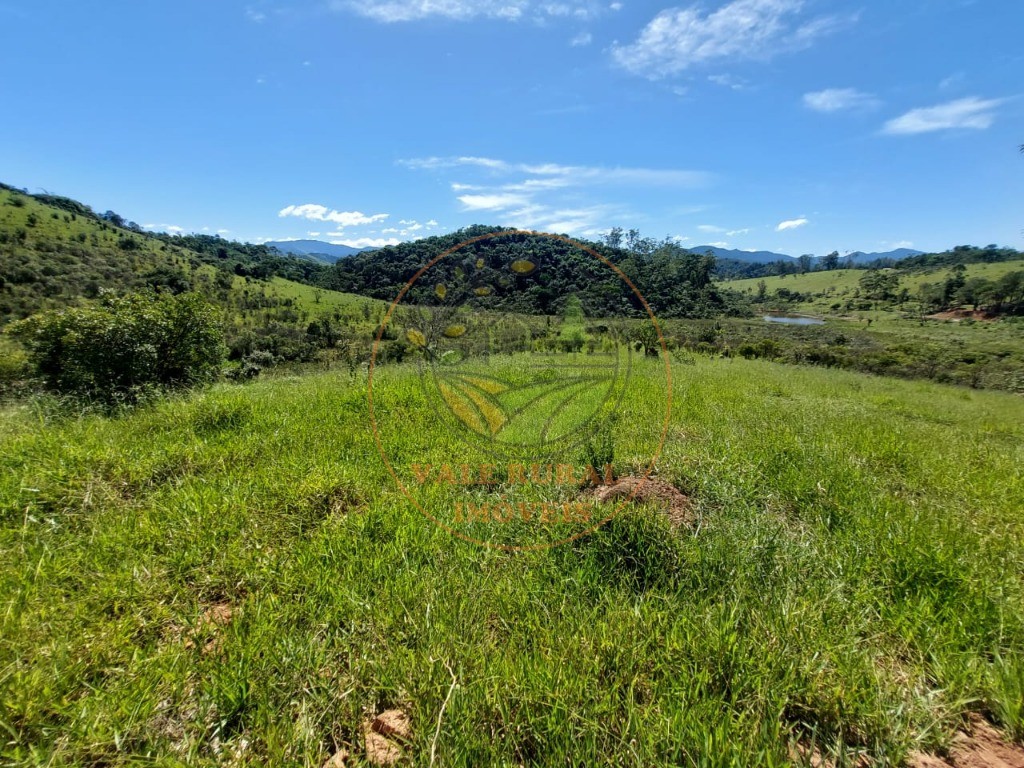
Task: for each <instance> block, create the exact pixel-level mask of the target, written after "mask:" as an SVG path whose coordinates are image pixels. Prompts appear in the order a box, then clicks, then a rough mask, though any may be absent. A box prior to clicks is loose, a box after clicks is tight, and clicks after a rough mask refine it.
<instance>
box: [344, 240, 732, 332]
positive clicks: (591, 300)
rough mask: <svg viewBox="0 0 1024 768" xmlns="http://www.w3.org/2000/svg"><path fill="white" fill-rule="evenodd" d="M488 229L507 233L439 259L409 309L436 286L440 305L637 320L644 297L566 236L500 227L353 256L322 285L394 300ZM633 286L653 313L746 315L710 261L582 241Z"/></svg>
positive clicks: (666, 248)
mask: <svg viewBox="0 0 1024 768" xmlns="http://www.w3.org/2000/svg"><path fill="white" fill-rule="evenodd" d="M490 233H506V234H502V235H500V236H499V237H494V238H485V239H481V240H477V241H475V242H472V243H470V244H469V245H466V246H464V247H462V248H459V249H458V250H457V251H456V252H454V253H452V254H450V255H447V256H445V258H443V259H442V260H441V261H439V262H438V263H437V264H436V265H435V266H433V267H432V268H431V269H430V270H429V272H428V273H427V274H425V275H424V276H423V278H422V279H420V280H418V281H417V282H416V284H415V285H414V286H413V287H412V289H411V290H410V291H409V293H408V294H407V296H406V298H405V300H406V301H409V302H411V303H414V304H416V303H429V302H431V301H432V300H433V299H432V297H433V296H434V295H435V292H436V291H437V290H438V288H437V286H438V285H443V286H444V289H443V292H444V294H445V296H446V301H447V302H451V301H453V300H455V301H457V302H459V303H465V304H468V305H469V306H472V307H474V308H477V309H484V310H502V311H508V312H521V313H527V314H557V313H559V312H561V310H562V308H563V305H564V304H565V302H566V300H568V298H569V297H570V296H576V297H578V298H579V300H580V301H581V302H582V304H583V310H584V312H585V313H586V314H587V315H588V316H590V317H604V316H641V315H642V314H644V309H643V305H642V302H641V301H640V299H639V298H638V297H637V296H636V295H635V294H634V292H633V291H632V290H631V289H630V288H629V287H628V286H627V285H626V284H625V282H624V281H623V280H622V279H621V278H620V277H619V276H618V275H617V274H616V273H615V272H614V270H612V269H609V267H608V266H607V265H606V264H604V263H602V262H601V261H600V260H598V259H595V258H594V256H593V255H591V254H589V253H587V252H586V251H584V250H582V249H580V248H578V247H576V246H574V245H572V244H571V243H569V242H566V241H564V240H561V239H558V238H554V237H548V236H545V235H541V234H534V233H524V232H517V231H515V230H511V229H506V228H502V227H486V226H476V227H469V228H466V229H463V230H460V231H458V232H453V233H451V234H448V235H440V236H437V237H430V238H426V239H424V240H418V241H415V242H411V243H403V244H401V245H396V246H390V247H387V248H382V249H380V250H377V251H372V252H368V253H362V254H357V255H355V256H352V257H350V258H348V259H345V260H343V261H340V262H338V263H337V264H335V265H334V266H333V267H332V268H331V271H330V273H329V274H328V277H327V283H326V285H325V287H328V288H332V289H334V290H338V291H346V292H352V293H362V294H364V295H367V296H372V297H374V298H379V299H393V298H394V297H395V296H397V295H398V293H399V291H401V290H402V288H403V287H404V286H405V285H406V284H407V283H408V282H409V281H410V280H411V279H412V278H413V277H414V276H415V275H416V273H417V271H418V270H420V269H421V268H422V267H424V266H425V265H427V264H429V263H430V262H431V261H432V260H433V259H434V258H436V257H437V256H439V255H441V254H442V253H444V252H445V251H447V250H449V249H452V248H455V247H456V246H458V245H459V244H461V243H463V242H465V241H467V240H471V239H472V238H477V237H481V236H482V235H488V234H490ZM586 245H588V247H590V248H592V249H593V250H595V251H596V252H598V253H599V254H600V255H601V256H603V257H605V258H607V259H608V261H609V262H611V263H612V264H614V265H615V266H616V267H618V269H620V270H621V271H622V273H623V274H624V275H625V276H626V277H628V278H629V280H630V281H631V282H632V283H633V284H634V285H635V286H636V287H637V289H638V290H639V292H640V293H641V294H642V295H643V296H644V298H646V300H647V301H648V303H649V304H650V306H651V308H652V309H653V310H654V312H655V313H656V314H658V315H661V316H664V317H712V316H715V315H721V314H744V313H745V312H746V310H745V305H744V303H743V302H744V300H743V299H741V298H740V297H739V296H738V295H737V294H733V293H731V292H729V291H721V290H719V289H718V288H716V286H715V285H713V284H712V276H713V273H714V268H715V260H714V258H713V257H709V256H705V255H700V254H694V253H689V252H687V251H686V250H685V249H683V248H680V247H679V246H678V245H675V244H673V243H671V242H662V243H657V244H649V245H650V247H646V248H644V250H643V251H640V250H630V249H627V248H621V247H619V248H614V247H610V246H608V245H605V244H597V243H586Z"/></svg>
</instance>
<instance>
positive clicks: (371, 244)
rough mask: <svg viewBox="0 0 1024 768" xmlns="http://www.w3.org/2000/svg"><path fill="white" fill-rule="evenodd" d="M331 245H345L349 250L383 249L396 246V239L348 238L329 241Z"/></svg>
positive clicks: (397, 242)
mask: <svg viewBox="0 0 1024 768" xmlns="http://www.w3.org/2000/svg"><path fill="white" fill-rule="evenodd" d="M328 242H330V244H331V245H347V246H349V247H350V248H383V247H384V246H386V245H398V244H399V243H400V242H402V241H401V240H399V239H398V238H397V237H350V238H347V239H344V240H330V241H328Z"/></svg>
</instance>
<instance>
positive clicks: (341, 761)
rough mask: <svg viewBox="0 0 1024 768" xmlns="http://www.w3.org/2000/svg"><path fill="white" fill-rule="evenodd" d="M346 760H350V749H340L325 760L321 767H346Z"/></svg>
mask: <svg viewBox="0 0 1024 768" xmlns="http://www.w3.org/2000/svg"><path fill="white" fill-rule="evenodd" d="M346 760H348V750H347V749H339V750H338V751H337V752H335V753H334V754H333V755H331V756H330V757H328V758H327V759H326V760H325V761H324V764H323V765H322V766H321V768H345V761H346Z"/></svg>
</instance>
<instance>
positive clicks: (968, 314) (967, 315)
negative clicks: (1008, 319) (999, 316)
mask: <svg viewBox="0 0 1024 768" xmlns="http://www.w3.org/2000/svg"><path fill="white" fill-rule="evenodd" d="M927 318H928V319H929V320H953V321H959V320H995V319H996V316H995V315H993V314H990V313H989V312H986V311H985V310H983V309H950V310H947V311H945V312H936V313H935V314H933V315H927Z"/></svg>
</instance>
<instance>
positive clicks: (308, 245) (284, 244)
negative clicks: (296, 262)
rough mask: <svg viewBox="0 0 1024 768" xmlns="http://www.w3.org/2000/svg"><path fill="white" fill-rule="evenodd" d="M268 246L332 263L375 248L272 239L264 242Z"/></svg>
mask: <svg viewBox="0 0 1024 768" xmlns="http://www.w3.org/2000/svg"><path fill="white" fill-rule="evenodd" d="M264 245H266V246H267V247H268V248H276V249H277V250H279V251H280V252H281V253H286V254H291V255H292V256H301V257H302V258H304V259H309V260H310V261H319V262H322V263H324V264H333V263H334V262H336V261H338V259H346V258H348V257H349V256H354V255H355V254H357V253H362V252H363V251H374V250H376V248H353V247H352V246H350V245H335V244H334V243H325V242H323V241H322V240H272V241H270V242H268V243H264Z"/></svg>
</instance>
